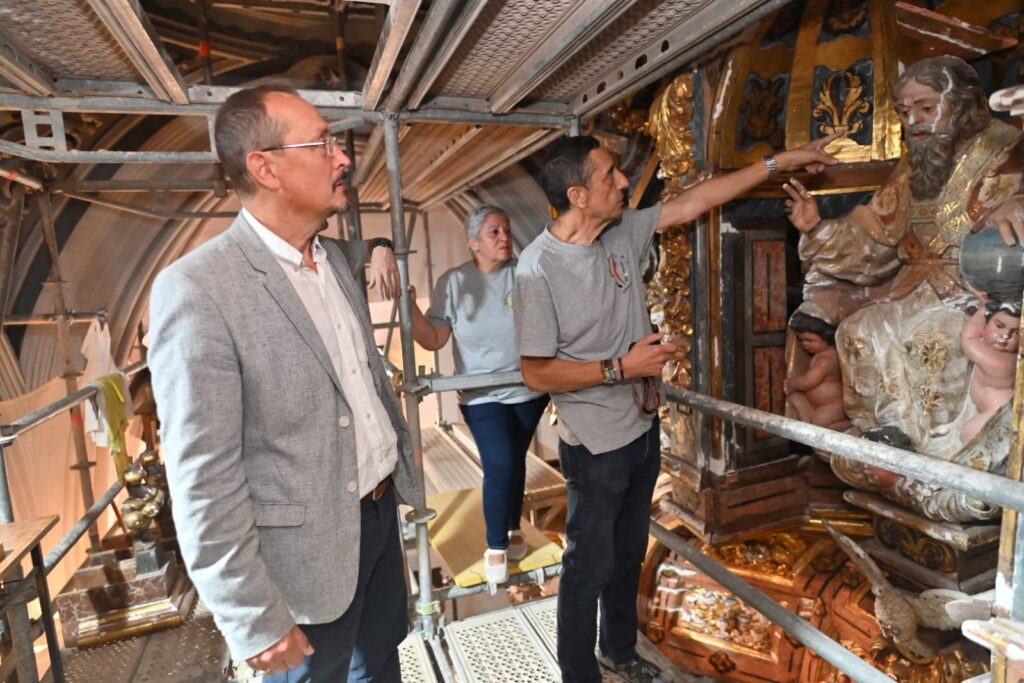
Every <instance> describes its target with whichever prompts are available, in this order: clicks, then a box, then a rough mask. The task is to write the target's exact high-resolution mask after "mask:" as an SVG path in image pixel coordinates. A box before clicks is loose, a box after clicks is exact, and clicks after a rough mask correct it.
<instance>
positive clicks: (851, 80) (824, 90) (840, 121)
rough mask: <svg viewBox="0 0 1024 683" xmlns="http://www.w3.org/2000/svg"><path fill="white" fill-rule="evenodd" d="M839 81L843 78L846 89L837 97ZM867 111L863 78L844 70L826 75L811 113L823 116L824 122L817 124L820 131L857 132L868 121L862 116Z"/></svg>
mask: <svg viewBox="0 0 1024 683" xmlns="http://www.w3.org/2000/svg"><path fill="white" fill-rule="evenodd" d="M842 81H845V82H846V93H845V96H844V97H842V98H841V99H838V97H837V93H839V92H841V91H842V87H841V86H842ZM837 99H838V101H837ZM870 111H871V102H869V101H868V100H867V99H866V98H865V97H864V79H863V78H861V77H860V76H859V75H857V74H855V73H854V72H853V71H849V70H847V71H836V72H833V73H832V74H831V75H829V77H828V78H827V79H825V83H824V84H822V87H821V91H820V92H819V93H818V96H817V98H816V100H815V106H814V109H813V110H812V112H811V113H812V114H813V115H814V117H815V118H824V119H826V122H825V123H820V124H818V132H820V133H821V134H822V135H831V134H832V133H835V132H836V131H838V130H840V129H843V130H845V131H846V134H847V135H856V134H857V133H859V132H860V131H862V130H863V129H864V126H865V125H866V124H867V120H866V119H865V118H864V116H865V115H866V114H868V113H870Z"/></svg>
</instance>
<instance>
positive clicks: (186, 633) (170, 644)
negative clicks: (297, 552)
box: [63, 603, 437, 683]
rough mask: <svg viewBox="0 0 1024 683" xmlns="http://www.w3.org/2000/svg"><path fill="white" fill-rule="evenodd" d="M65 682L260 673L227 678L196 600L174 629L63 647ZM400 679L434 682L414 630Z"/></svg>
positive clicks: (223, 651)
mask: <svg viewBox="0 0 1024 683" xmlns="http://www.w3.org/2000/svg"><path fill="white" fill-rule="evenodd" d="M63 654H64V670H65V675H66V678H67V681H68V683H121V682H124V683H151V682H156V681H159V682H160V683H220V682H221V681H232V682H233V683H254V682H255V681H259V680H261V677H260V676H259V675H258V674H257V673H255V672H253V671H252V670H251V669H250V668H249V667H248V666H246V665H245V664H241V665H239V666H236V668H235V669H234V671H233V673H232V675H231V676H230V677H229V675H228V673H227V667H228V664H229V657H230V655H229V654H228V649H227V645H226V644H225V642H224V638H223V636H221V634H220V632H219V631H218V630H217V627H216V626H215V625H214V623H213V617H212V616H211V615H210V612H209V610H207V609H206V607H205V606H204V605H203V604H202V603H200V604H198V605H197V606H196V608H195V609H194V610H193V612H192V614H191V615H190V616H189V618H188V619H187V620H186V621H185V623H184V624H182V625H181V626H180V627H178V628H172V629H168V630H166V631H160V632H159V633H154V634H152V635H147V636H140V637H138V638H132V639H130V640H122V641H118V642H114V643H109V644H107V645H101V646H99V647H93V648H87V649H84V650H66V651H64V653H63ZM398 654H399V658H400V661H401V666H402V681H403V683H437V676H436V675H435V674H434V665H433V662H432V660H431V658H430V653H429V652H428V651H427V647H426V645H425V644H424V643H423V640H422V639H421V638H419V637H418V636H417V635H415V634H410V635H409V637H407V638H406V639H405V641H403V642H402V645H401V646H400V647H399V650H398Z"/></svg>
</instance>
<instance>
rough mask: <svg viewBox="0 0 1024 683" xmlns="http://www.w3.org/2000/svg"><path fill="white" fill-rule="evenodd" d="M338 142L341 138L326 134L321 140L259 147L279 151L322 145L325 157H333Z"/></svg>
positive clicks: (264, 149) (262, 150)
mask: <svg viewBox="0 0 1024 683" xmlns="http://www.w3.org/2000/svg"><path fill="white" fill-rule="evenodd" d="M340 144H341V140H340V139H338V138H336V137H333V136H328V137H326V138H323V139H322V140H317V141H316V142H296V143H293V144H290V145H280V146H278V147H265V148H263V149H261V150H260V151H261V152H279V151H282V150H285V149H299V148H301V147H323V148H324V154H325V155H326V156H327V157H333V156H334V152H335V151H336V150H337V149H338V148H339V145H340Z"/></svg>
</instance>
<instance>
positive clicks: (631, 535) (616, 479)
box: [558, 420, 661, 683]
mask: <svg viewBox="0 0 1024 683" xmlns="http://www.w3.org/2000/svg"><path fill="white" fill-rule="evenodd" d="M558 452H559V456H560V458H561V463H562V475H563V476H564V477H565V484H566V490H567V493H568V499H569V516H568V519H567V520H566V537H567V540H568V545H567V547H566V549H565V553H564V554H563V555H562V579H561V582H560V584H559V587H558V664H559V667H560V668H561V669H562V679H563V680H564V681H566V682H570V681H586V682H587V683H590V682H594V683H598V682H599V681H600V680H601V673H600V670H599V668H598V665H597V658H596V657H595V656H594V644H595V641H596V633H595V631H596V630H597V604H598V601H599V600H600V603H601V638H600V647H601V652H603V653H604V654H605V655H607V656H608V657H609V658H611V659H612V660H613V661H615V662H617V663H623V662H626V661H629V660H630V659H631V658H632V657H633V655H634V653H635V652H636V633H637V616H636V593H637V588H638V586H639V583H640V566H641V564H642V563H643V560H644V554H645V553H646V551H647V530H648V526H649V523H650V517H651V497H652V496H653V495H654V484H655V481H656V480H657V478H658V471H659V469H660V465H661V453H660V448H659V429H658V420H655V421H654V424H652V425H651V429H650V430H649V431H648V432H647V433H646V434H643V435H642V436H640V437H638V438H637V439H635V440H634V441H633V442H631V443H629V444H627V445H626V446H623V447H622V448H619V449H616V450H614V451H608V452H606V453H598V454H596V455H595V454H593V453H591V452H590V451H588V450H587V449H586V448H584V447H583V446H570V445H569V444H566V443H565V442H561V441H560V442H559V444H558Z"/></svg>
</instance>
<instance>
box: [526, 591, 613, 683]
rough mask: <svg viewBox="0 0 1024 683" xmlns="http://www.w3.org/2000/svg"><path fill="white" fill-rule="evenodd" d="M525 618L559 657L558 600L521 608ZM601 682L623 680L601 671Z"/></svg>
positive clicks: (604, 670)
mask: <svg viewBox="0 0 1024 683" xmlns="http://www.w3.org/2000/svg"><path fill="white" fill-rule="evenodd" d="M519 609H520V610H521V611H522V613H523V616H524V617H526V620H527V621H528V622H529V623H530V625H531V626H533V628H534V629H535V630H536V631H537V633H538V634H539V635H540V637H541V640H543V641H544V646H545V647H547V648H548V650H549V651H550V652H552V653H555V657H556V658H557V656H558V654H557V653H558V598H549V599H547V600H537V601H536V602H530V603H527V604H525V605H523V606H522V607H520V608H519ZM601 681H602V683H622V679H621V678H619V677H618V676H616V675H615V674H613V673H612V672H611V671H608V670H606V669H601Z"/></svg>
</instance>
